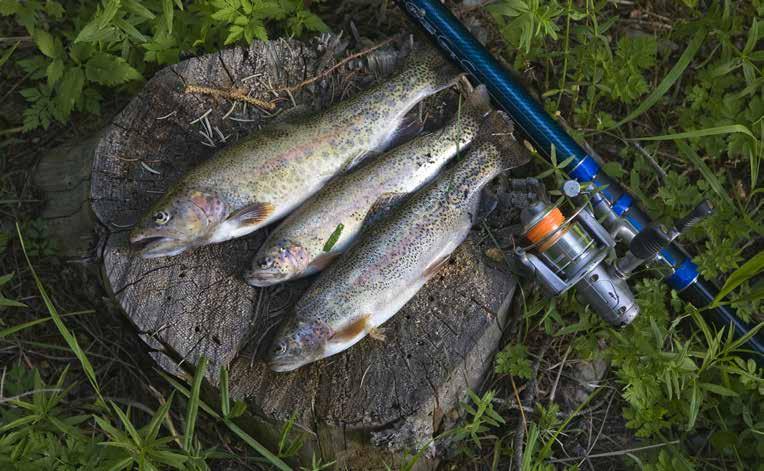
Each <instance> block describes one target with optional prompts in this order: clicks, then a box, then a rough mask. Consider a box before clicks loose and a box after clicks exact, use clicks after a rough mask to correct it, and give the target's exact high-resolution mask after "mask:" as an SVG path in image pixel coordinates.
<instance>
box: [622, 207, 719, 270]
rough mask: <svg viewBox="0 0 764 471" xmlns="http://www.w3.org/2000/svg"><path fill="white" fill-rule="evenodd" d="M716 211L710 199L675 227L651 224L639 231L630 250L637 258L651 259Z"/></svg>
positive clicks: (632, 241)
mask: <svg viewBox="0 0 764 471" xmlns="http://www.w3.org/2000/svg"><path fill="white" fill-rule="evenodd" d="M713 212H714V207H713V205H712V204H711V202H710V201H708V200H703V201H701V202H700V204H698V205H697V206H696V207H695V208H694V209H693V210H692V211H690V214H688V215H687V216H685V217H683V218H681V219H680V220H678V221H677V222H676V225H675V226H674V228H673V229H668V230H667V229H666V228H665V227H663V226H662V225H661V224H651V225H649V226H647V227H646V228H644V229H643V230H642V231H640V232H639V234H637V235H636V236H634V238H633V239H632V240H631V243H630V244H629V251H630V252H631V253H632V254H633V255H634V256H635V257H637V258H639V259H642V260H649V259H652V258H653V257H655V256H656V255H658V252H660V251H661V250H663V249H664V248H666V247H668V246H669V244H671V242H673V241H674V239H676V238H677V237H679V235H680V234H681V233H682V232H684V231H686V230H687V229H689V228H691V227H692V226H694V225H696V224H697V223H699V222H700V221H702V220H703V219H705V218H707V217H708V216H710V215H711V214H712V213H713Z"/></svg>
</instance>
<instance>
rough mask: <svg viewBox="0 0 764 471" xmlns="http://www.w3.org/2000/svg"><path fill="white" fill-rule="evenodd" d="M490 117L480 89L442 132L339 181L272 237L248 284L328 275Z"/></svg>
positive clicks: (259, 254) (409, 144)
mask: <svg viewBox="0 0 764 471" xmlns="http://www.w3.org/2000/svg"><path fill="white" fill-rule="evenodd" d="M490 111H491V107H490V98H489V96H488V92H487V91H486V89H485V87H484V86H482V85H481V86H479V87H477V88H475V89H474V90H472V91H471V93H469V95H467V97H466V100H465V105H464V106H461V107H460V112H459V113H457V115H456V116H454V117H453V118H452V119H451V121H450V122H448V123H447V124H446V125H445V126H444V127H442V128H441V129H440V130H438V131H435V132H432V133H429V134H425V135H421V136H418V137H416V138H414V139H412V140H410V141H408V142H407V143H406V144H403V145H401V146H399V147H396V148H395V149H393V150H391V151H389V152H387V153H386V154H384V155H381V156H379V157H376V158H375V159H374V160H372V161H371V162H368V163H366V164H364V165H362V166H360V168H357V169H356V170H354V171H352V172H350V173H346V174H344V175H340V176H338V177H336V178H335V179H334V180H332V181H331V182H330V183H329V184H327V185H326V186H325V187H324V188H322V189H321V190H320V191H319V192H318V193H317V194H316V195H314V196H313V197H312V198H311V199H309V200H308V201H307V202H305V203H304V204H303V205H302V206H300V207H299V208H298V209H297V210H295V211H294V212H293V213H292V214H290V215H289V216H288V217H287V218H286V219H285V220H284V221H283V222H282V223H281V224H279V226H278V227H277V228H276V229H274V231H273V232H271V233H270V234H269V236H268V238H267V239H266V241H265V242H264V243H263V245H262V246H261V247H260V249H259V250H258V252H257V254H256V255H255V257H254V259H253V261H252V267H251V269H250V270H249V271H247V272H246V273H245V274H244V278H245V279H246V280H247V282H248V283H249V284H251V285H253V286H258V287H264V286H271V285H274V284H277V283H281V282H284V281H287V280H292V279H296V278H301V277H304V276H308V275H312V274H314V273H317V272H319V271H321V270H322V269H324V268H325V267H326V266H327V265H328V264H329V263H331V261H332V260H334V259H335V258H336V257H337V256H339V255H340V254H341V253H342V252H344V251H345V250H346V249H347V248H348V246H350V245H351V244H352V242H353V241H354V240H355V239H356V237H357V236H358V234H359V232H361V229H362V227H364V226H366V225H368V224H369V222H370V221H373V220H374V219H375V218H376V217H379V215H380V214H383V213H385V212H387V211H389V210H390V209H391V208H392V207H394V206H395V205H396V204H397V203H400V202H402V201H403V200H404V199H405V198H406V197H407V196H408V195H409V194H411V193H413V192H415V191H416V190H418V189H419V188H421V187H422V186H424V185H425V184H427V183H429V182H430V181H431V180H432V179H433V178H434V177H435V176H436V175H437V174H438V172H440V170H441V169H442V168H443V166H444V165H445V164H446V163H447V162H448V161H449V160H451V158H452V157H454V156H455V155H456V154H457V152H458V151H460V150H462V149H464V148H465V146H467V145H468V144H469V143H470V142H471V141H472V139H473V138H474V137H475V135H476V134H477V132H478V129H479V126H480V123H481V121H482V119H483V117H484V116H485V115H486V114H487V113H489V112H490ZM338 227H339V229H338ZM335 232H336V233H337V236H336V237H335V239H334V240H333V242H334V243H333V244H331V243H330V242H329V241H330V239H331V238H332V234H334V233H335Z"/></svg>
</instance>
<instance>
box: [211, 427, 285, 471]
mask: <svg viewBox="0 0 764 471" xmlns="http://www.w3.org/2000/svg"><path fill="white" fill-rule="evenodd" d="M223 422H224V423H225V424H226V426H227V427H228V428H229V429H230V430H231V432H233V433H235V434H236V436H238V437H239V438H241V439H242V440H243V441H244V442H245V443H246V444H247V445H249V446H250V448H252V449H253V450H255V451H257V452H258V453H260V454H261V455H263V458H265V459H267V460H268V461H269V462H270V463H271V464H272V465H273V466H276V467H277V468H278V469H281V470H283V471H292V468H291V467H289V465H287V464H286V463H284V462H283V461H281V459H280V458H279V457H277V456H276V455H274V454H273V453H271V452H270V451H268V449H267V448H265V447H264V446H263V445H262V444H260V442H258V441H257V440H255V439H254V438H252V436H251V435H250V434H248V433H247V432H245V431H244V430H242V429H241V428H239V426H238V425H236V424H235V423H233V422H232V421H231V420H224V421H223Z"/></svg>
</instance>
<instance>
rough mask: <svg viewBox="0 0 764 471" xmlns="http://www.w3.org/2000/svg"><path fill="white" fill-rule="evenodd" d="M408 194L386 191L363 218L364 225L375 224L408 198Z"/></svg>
mask: <svg viewBox="0 0 764 471" xmlns="http://www.w3.org/2000/svg"><path fill="white" fill-rule="evenodd" d="M407 196H408V193H394V192H389V193H384V194H383V195H382V196H380V197H379V198H377V201H375V202H374V204H372V205H371V208H369V212H367V213H366V217H365V218H364V219H363V224H362V226H366V225H368V224H373V223H374V222H376V221H379V220H380V219H382V218H384V217H386V216H387V215H388V214H389V213H390V211H391V210H392V209H393V208H395V207H396V206H398V205H399V204H400V203H401V202H402V201H403V200H404V199H406V197H407Z"/></svg>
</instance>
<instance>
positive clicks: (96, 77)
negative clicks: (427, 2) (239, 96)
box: [0, 0, 328, 131]
mask: <svg viewBox="0 0 764 471" xmlns="http://www.w3.org/2000/svg"><path fill="white" fill-rule="evenodd" d="M0 16H2V17H7V18H9V19H11V20H12V23H11V30H12V31H13V36H14V37H16V38H17V40H18V41H17V42H16V43H15V44H13V43H11V46H10V47H9V48H6V49H5V50H4V51H0V57H1V58H0V66H1V65H2V64H3V62H6V61H7V62H10V64H11V65H12V66H13V69H12V70H10V71H9V70H8V69H7V67H8V66H7V65H6V70H5V71H4V72H3V75H4V76H8V77H11V76H13V77H14V78H15V79H20V81H21V83H22V84H23V88H21V89H20V93H21V94H22V95H23V96H24V98H25V99H26V101H27V103H28V107H27V108H26V110H25V111H24V115H23V129H24V130H27V131H28V130H32V129H35V128H38V127H42V128H47V127H48V126H49V125H50V123H51V122H53V121H58V122H61V123H64V122H66V121H67V120H68V119H69V117H70V115H71V113H72V112H73V111H79V112H87V113H93V114H97V113H99V111H100V105H101V102H102V100H103V96H104V94H105V93H107V92H108V90H109V89H110V88H114V87H120V86H122V87H127V88H128V89H129V88H130V84H132V83H136V84H138V83H140V81H141V80H143V78H144V77H146V76H148V75H150V73H151V72H152V71H153V70H154V69H155V68H156V66H157V65H163V64H172V63H175V62H177V61H178V60H179V59H180V57H181V56H182V55H183V54H190V53H198V52H203V51H213V50H218V49H220V48H222V47H223V46H226V45H229V44H233V43H235V42H237V41H242V42H247V43H249V42H251V41H253V40H254V39H262V40H265V39H268V36H269V34H268V31H269V30H274V31H278V33H280V34H282V35H287V36H299V35H301V34H303V33H305V32H307V31H326V30H328V27H327V26H326V24H324V22H323V21H322V20H321V19H320V18H319V17H318V16H316V15H315V14H313V13H311V12H310V11H309V10H308V9H307V8H306V7H305V5H304V3H303V1H302V0H193V1H187V2H182V1H181V0H103V1H101V2H79V1H74V0H64V1H62V2H59V1H56V0H28V1H23V2H19V1H18V0H0ZM23 42H32V43H33V44H34V46H35V47H34V48H33V49H30V48H21V47H19V46H20V45H21V44H22V43H23ZM11 74H14V75H11Z"/></svg>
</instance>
